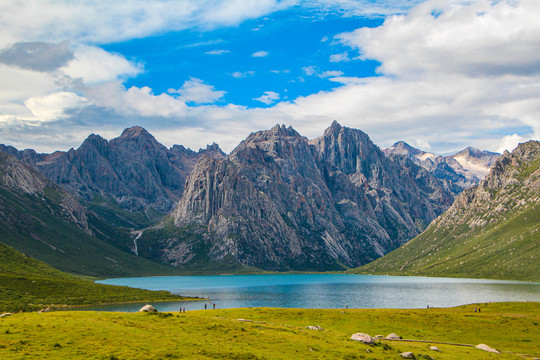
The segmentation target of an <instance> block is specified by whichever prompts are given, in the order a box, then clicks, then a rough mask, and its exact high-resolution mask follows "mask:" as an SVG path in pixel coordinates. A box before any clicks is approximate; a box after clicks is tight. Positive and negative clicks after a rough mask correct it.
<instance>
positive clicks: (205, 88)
mask: <svg viewBox="0 0 540 360" xmlns="http://www.w3.org/2000/svg"><path fill="white" fill-rule="evenodd" d="M167 92H168V93H169V94H179V95H180V96H179V98H180V99H181V100H183V101H185V102H191V103H194V104H211V103H215V102H216V101H218V100H220V99H221V98H222V97H223V96H224V95H225V91H218V90H215V88H214V87H213V86H212V85H208V84H205V83H204V82H203V81H202V80H200V79H197V78H193V77H192V78H190V79H189V80H188V81H186V82H185V83H184V85H182V87H181V88H180V89H178V90H174V89H169V90H168V91H167Z"/></svg>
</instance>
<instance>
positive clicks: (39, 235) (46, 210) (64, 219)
mask: <svg viewBox="0 0 540 360" xmlns="http://www.w3.org/2000/svg"><path fill="white" fill-rule="evenodd" d="M98 215H100V214H95V213H93V211H88V210H86V209H85V208H84V207H82V206H81V204H80V203H79V202H78V201H77V200H75V199H74V198H73V197H72V196H71V195H70V194H68V193H67V192H65V191H64V190H62V189H61V188H60V187H59V186H57V185H55V184H53V183H52V182H50V181H49V180H48V179H46V178H45V177H44V176H43V175H41V174H39V173H38V172H37V171H36V170H35V169H33V168H31V167H30V166H28V165H26V164H24V163H22V162H21V161H19V160H17V159H15V158H13V157H12V156H9V155H7V154H4V153H0V242H1V243H3V244H6V245H8V246H10V247H12V248H14V249H16V250H18V251H20V252H22V253H24V254H26V255H28V256H31V257H33V258H36V259H38V260H41V261H43V262H45V263H47V264H49V265H51V266H53V267H54V268H56V269H59V270H61V271H65V272H68V273H73V274H80V275H88V276H96V277H110V276H128V275H129V276H136V275H153V274H172V273H174V272H175V269H174V268H173V267H170V266H165V265H161V264H157V263H154V262H152V261H149V260H146V259H143V258H140V257H137V256H135V255H132V254H130V253H129V252H127V251H125V250H128V249H127V246H126V241H127V239H130V237H129V231H127V230H126V229H122V228H120V227H118V226H115V225H114V224H106V223H105V222H104V221H102V220H100V219H99V218H98ZM104 216H106V214H105V215H104ZM111 238H114V239H115V241H116V243H115V241H112V240H110V239H111ZM107 240H108V241H107Z"/></svg>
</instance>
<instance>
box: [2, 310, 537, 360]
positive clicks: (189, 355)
mask: <svg viewBox="0 0 540 360" xmlns="http://www.w3.org/2000/svg"><path fill="white" fill-rule="evenodd" d="M473 307H477V308H481V309H482V312H480V313H476V312H474V311H473ZM239 319H245V320H249V321H240V320H239ZM308 325H320V326H321V327H322V328H323V329H324V330H321V331H314V330H308V329H307V328H306V327H307V326H308ZM356 332H364V333H368V334H371V335H372V336H374V335H377V334H381V335H388V334H389V333H392V332H393V333H396V334H398V335H400V336H402V337H403V338H404V339H416V340H427V341H428V342H426V343H420V342H397V341H388V340H381V341H379V342H378V343H376V344H375V345H364V344H361V343H359V342H356V341H351V340H350V339H349V338H350V336H351V335H352V334H353V333H356ZM435 342H448V343H460V344H471V345H477V344H480V343H484V344H487V345H489V346H491V347H492V348H496V349H499V350H500V351H501V352H502V353H501V354H491V353H488V352H485V351H483V350H479V349H476V348H474V347H467V346H454V345H444V344H436V343H435ZM432 345H436V346H437V347H438V348H439V349H440V350H441V352H435V351H432V350H429V348H430V346H432ZM406 351H412V352H413V353H414V354H415V356H416V358H417V359H430V358H433V359H441V360H442V359H456V360H457V359H523V358H527V357H523V356H520V355H517V354H525V355H528V356H529V357H528V358H531V357H533V356H536V357H540V303H489V304H475V305H467V306H461V307H456V308H448V309H433V308H431V309H416V310H403V309H358V310H356V309H355V310H337V309H332V310H314V309H269V308H254V309H225V310H206V311H204V310H202V311H191V312H187V313H184V314H179V313H160V314H157V315H150V314H147V313H106V312H52V313H43V314H37V313H21V314H15V315H12V316H6V317H2V318H0V358H1V359H22V358H24V359H237V360H246V359H346V360H352V359H402V358H401V357H400V356H399V354H400V353H401V352H406Z"/></svg>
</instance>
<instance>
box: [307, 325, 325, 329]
mask: <svg viewBox="0 0 540 360" xmlns="http://www.w3.org/2000/svg"><path fill="white" fill-rule="evenodd" d="M307 328H308V329H309V330H324V329H323V328H322V327H320V326H319V325H310V326H308V327H307Z"/></svg>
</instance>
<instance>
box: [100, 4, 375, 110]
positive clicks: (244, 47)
mask: <svg viewBox="0 0 540 360" xmlns="http://www.w3.org/2000/svg"><path fill="white" fill-rule="evenodd" d="M383 21H384V19H383V18H382V17H378V18H367V17H345V18H344V17H342V16H339V15H337V14H329V15H327V16H325V17H322V16H321V15H320V14H318V13H314V12H313V11H310V10H308V9H303V8H293V9H291V10H288V11H278V12H276V13H273V14H269V15H268V16H264V17H262V18H258V19H253V20H248V21H245V22H243V23H241V24H239V25H237V26H233V27H225V28H217V29H213V30H206V31H205V30H201V29H190V30H184V31H179V32H171V33H166V34H163V35H158V36H152V37H147V38H142V39H134V40H130V41H127V42H121V43H114V44H108V45H105V46H103V48H104V49H105V50H107V51H110V52H116V53H120V54H122V55H123V56H124V57H126V58H128V59H134V60H135V61H137V62H139V63H142V64H143V65H144V68H145V69H146V71H145V72H144V73H143V74H141V75H139V76H137V77H134V78H131V79H128V80H127V81H126V82H125V86H126V87H131V86H137V87H142V86H150V87H151V88H152V89H153V90H154V92H156V93H161V92H167V90H169V89H171V88H174V89H178V88H181V86H182V85H183V84H184V82H185V81H189V80H190V79H191V78H196V79H199V80H201V81H203V82H204V83H206V84H212V86H213V87H214V88H215V89H219V90H220V91H225V92H226V93H225V94H224V96H223V97H222V98H220V99H219V101H218V102H217V103H221V104H223V103H234V104H237V105H244V106H248V107H269V106H271V105H272V104H274V103H275V102H277V101H279V100H282V101H283V100H285V101H286V100H294V99H296V98H297V97H298V96H307V95H310V94H312V93H314V92H318V91H328V90H331V89H333V88H336V87H338V86H339V84H337V83H335V82H332V81H331V80H329V78H332V77H336V75H338V76H341V75H339V74H343V75H344V76H354V77H368V76H376V72H375V70H376V68H377V66H379V65H380V63H379V62H377V61H373V60H357V61H351V60H350V58H351V57H354V56H357V54H355V53H356V52H354V51H351V49H350V48H349V47H347V46H344V45H343V44H341V43H339V42H336V41H334V40H333V38H334V36H336V35H338V34H341V33H343V32H348V31H353V30H355V29H357V28H359V27H374V26H378V25H381V24H382V23H383ZM142 49H144V51H142ZM336 55H338V56H336ZM332 56H334V57H332ZM331 59H332V60H333V61H331ZM267 91H268V92H269V91H271V92H273V93H275V94H278V95H279V99H267V100H266V102H264V101H259V100H255V99H257V98H260V96H262V95H264V93H265V92H267Z"/></svg>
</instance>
